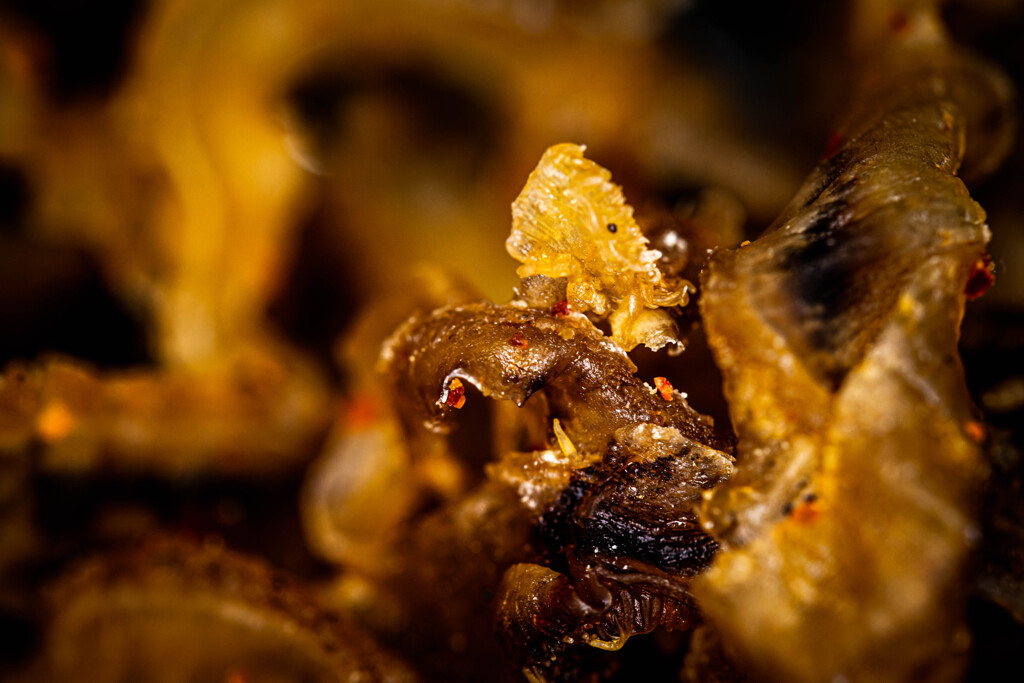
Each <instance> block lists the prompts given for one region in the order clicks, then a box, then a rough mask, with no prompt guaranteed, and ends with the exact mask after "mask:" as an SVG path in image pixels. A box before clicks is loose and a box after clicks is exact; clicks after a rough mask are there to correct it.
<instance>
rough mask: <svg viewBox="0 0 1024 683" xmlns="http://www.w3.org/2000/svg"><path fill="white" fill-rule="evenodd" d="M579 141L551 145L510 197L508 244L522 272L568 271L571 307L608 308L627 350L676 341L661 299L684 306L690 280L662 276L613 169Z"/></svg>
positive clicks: (604, 312) (556, 274) (602, 311)
mask: <svg viewBox="0 0 1024 683" xmlns="http://www.w3.org/2000/svg"><path fill="white" fill-rule="evenodd" d="M583 151H584V148H583V147H580V146H578V145H571V144H562V145H556V146H554V147H551V148H550V149H548V150H547V151H546V152H545V153H544V156H543V157H542V158H541V160H540V163H539V164H538V165H537V168H536V169H535V170H534V171H533V173H531V174H530V177H529V179H528V180H527V181H526V187H524V188H523V191H522V192H521V193H520V195H519V197H517V198H516V200H515V201H514V202H513V203H512V234H511V235H510V236H509V238H508V240H507V241H506V246H507V248H508V252H509V253H510V254H511V255H512V256H513V257H514V258H515V259H517V260H518V261H521V262H522V263H523V265H522V266H520V267H519V269H518V271H517V273H518V274H519V277H521V278H525V277H529V276H531V275H546V276H548V277H552V278H565V279H566V282H567V301H568V303H569V305H570V306H571V307H572V308H573V309H574V310H579V311H581V312H587V311H590V312H593V313H594V314H595V315H597V316H600V317H604V316H608V320H609V323H610V324H611V327H612V339H613V340H614V341H615V343H616V344H618V345H619V346H621V347H622V348H623V349H625V350H626V351H630V350H632V349H633V348H634V347H635V346H637V345H638V344H644V345H645V346H647V347H649V348H651V349H654V350H658V349H660V348H661V347H663V346H664V345H665V344H668V343H676V344H678V343H679V338H678V334H679V330H678V329H677V327H676V324H675V322H674V321H673V320H672V318H671V316H670V315H669V314H668V313H667V312H666V311H663V310H659V309H660V308H662V307H671V306H685V305H686V304H687V302H688V301H689V294H690V291H691V290H692V289H693V285H691V284H690V283H689V282H687V281H685V280H682V279H679V278H677V277H666V276H665V275H664V274H663V273H662V272H661V270H660V269H659V267H658V259H660V258H661V256H662V255H661V253H660V252H658V251H657V250H654V249H648V248H647V246H648V240H647V238H646V237H644V235H643V233H642V232H641V231H640V226H639V225H637V222H636V220H635V219H634V218H633V207H631V206H630V205H629V204H627V203H626V200H625V198H624V197H623V195H622V190H621V189H620V188H619V187H618V186H616V185H613V184H612V183H611V173H609V172H608V171H607V170H605V169H604V168H601V167H600V166H598V165H597V164H595V163H594V162H593V161H590V160H589V159H586V158H585V157H584V156H583Z"/></svg>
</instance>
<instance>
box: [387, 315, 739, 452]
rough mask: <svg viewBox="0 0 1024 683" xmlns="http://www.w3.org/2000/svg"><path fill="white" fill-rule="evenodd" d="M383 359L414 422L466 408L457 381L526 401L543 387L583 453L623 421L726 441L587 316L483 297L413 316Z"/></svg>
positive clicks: (435, 420) (437, 421)
mask: <svg viewBox="0 0 1024 683" xmlns="http://www.w3.org/2000/svg"><path fill="white" fill-rule="evenodd" d="M383 359H384V361H385V364H386V365H387V368H388V372H389V374H390V376H391V379H392V382H393V383H394V386H393V391H394V395H395V397H396V401H397V402H398V403H399V407H400V412H401V414H402V416H403V418H404V419H406V421H407V426H408V427H410V428H414V427H415V426H416V425H418V424H424V423H425V424H426V425H428V426H429V427H431V428H433V429H435V430H443V420H444V418H445V417H447V416H449V415H451V414H452V413H453V412H455V411H456V410H457V407H456V406H455V405H453V404H454V403H455V402H454V401H449V392H450V391H451V389H452V383H453V380H456V379H458V380H459V381H460V382H468V383H470V384H472V385H474V386H476V387H477V388H478V389H479V390H480V391H481V392H483V393H484V395H489V396H493V397H494V398H500V399H507V400H511V401H514V402H515V403H516V404H519V405H521V404H522V403H523V402H524V401H526V399H527V398H529V397H530V395H531V394H533V393H534V392H536V391H538V390H540V389H543V390H544V391H545V393H546V395H547V398H548V402H549V405H550V409H551V416H552V417H553V418H557V419H558V420H559V421H560V422H561V425H562V427H563V428H564V430H565V433H566V434H567V435H568V436H569V438H570V439H571V440H572V442H573V443H574V444H575V446H576V448H578V449H579V450H580V451H581V452H587V453H602V452H604V450H605V449H606V448H607V446H608V444H609V443H610V442H611V439H612V435H613V434H614V433H615V431H616V430H617V429H620V428H622V427H626V426H630V425H634V424H640V423H650V424H654V425H659V426H670V427H675V428H676V429H678V430H679V431H680V432H681V433H682V434H683V435H684V436H686V437H688V438H691V439H694V440H695V441H699V442H701V443H707V444H711V445H713V446H716V447H723V446H724V443H723V441H722V439H720V438H718V437H716V436H715V434H714V432H713V429H712V427H713V425H712V424H711V422H710V420H709V418H707V417H704V416H702V415H701V414H700V413H698V412H697V411H695V410H693V409H692V408H691V407H690V406H689V405H688V404H687V403H686V401H685V400H684V399H683V397H682V396H681V395H679V394H678V393H677V394H675V395H674V396H672V400H669V401H666V400H664V399H663V398H662V397H661V396H660V395H659V394H658V393H657V392H656V391H655V390H654V389H653V388H652V387H650V386H648V385H647V384H646V383H644V382H643V381H642V380H640V379H638V378H636V377H635V375H634V374H633V373H634V372H635V371H636V367H635V366H634V365H633V363H632V361H630V360H629V358H628V357H627V356H626V355H625V353H623V352H622V350H621V349H620V348H619V347H618V346H617V345H615V344H614V343H613V342H611V341H610V340H609V339H608V338H607V337H605V336H604V335H602V334H601V332H600V330H598V329H597V328H596V327H594V326H593V324H591V323H590V321H589V320H587V319H586V318H585V317H584V316H582V315H580V314H574V313H571V312H569V313H565V314H562V313H561V312H559V311H557V310H556V312H554V313H552V312H549V311H546V310H540V309H536V308H529V307H527V306H525V305H515V304H510V305H505V306H499V305H495V304H476V305H471V306H456V307H452V308H444V309H440V310H438V311H436V312H435V313H433V314H432V315H430V316H429V317H426V318H414V319H412V320H410V321H409V322H408V323H406V324H405V325H404V326H402V327H401V328H400V329H399V330H398V331H397V332H396V333H395V335H394V336H393V337H392V338H391V340H390V341H389V342H388V344H387V346H386V347H385V350H384V355H383Z"/></svg>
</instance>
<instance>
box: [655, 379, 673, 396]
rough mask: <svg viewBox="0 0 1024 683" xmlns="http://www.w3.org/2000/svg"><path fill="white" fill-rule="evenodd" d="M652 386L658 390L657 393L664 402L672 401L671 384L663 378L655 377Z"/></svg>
mask: <svg viewBox="0 0 1024 683" xmlns="http://www.w3.org/2000/svg"><path fill="white" fill-rule="evenodd" d="M654 386H655V387H656V388H657V389H658V393H659V394H661V397H662V398H663V399H665V400H666V401H671V400H672V382H669V381H668V380H667V379H665V378H664V377H655V378H654Z"/></svg>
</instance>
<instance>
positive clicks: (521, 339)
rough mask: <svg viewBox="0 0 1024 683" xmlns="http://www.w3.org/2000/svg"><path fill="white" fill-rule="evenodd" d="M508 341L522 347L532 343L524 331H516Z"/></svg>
mask: <svg viewBox="0 0 1024 683" xmlns="http://www.w3.org/2000/svg"><path fill="white" fill-rule="evenodd" d="M508 343H509V344H511V345H512V346H515V347H516V348H520V349H525V348H526V347H527V346H529V345H530V342H528V341H527V340H526V335H525V334H523V333H522V332H516V333H515V334H513V335H512V338H511V339H509V340H508Z"/></svg>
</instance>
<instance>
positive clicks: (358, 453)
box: [300, 267, 477, 574]
mask: <svg viewBox="0 0 1024 683" xmlns="http://www.w3.org/2000/svg"><path fill="white" fill-rule="evenodd" d="M475 298H477V295H476V292H475V291H474V290H473V289H472V288H470V287H469V285H467V284H466V283H465V282H464V281H462V280H461V279H460V278H457V277H455V276H453V275H451V274H449V273H446V272H444V271H441V270H439V269H436V268H429V267H420V268H417V269H415V272H413V273H412V274H411V275H410V276H407V277H404V278H396V279H395V282H394V285H393V287H392V288H391V289H390V290H389V291H387V292H382V293H380V294H378V296H377V297H375V298H374V299H371V300H370V301H369V302H368V303H367V304H366V307H365V310H364V311H363V313H362V314H361V315H359V316H358V317H357V318H356V320H355V322H354V323H353V324H352V325H351V326H350V330H349V332H348V333H347V334H346V335H345V336H344V337H343V338H342V340H341V341H340V342H339V344H338V345H337V347H338V348H337V356H338V363H339V366H340V367H341V368H342V371H343V372H344V373H345V375H346V379H347V386H348V396H347V398H346V399H345V400H344V405H343V408H342V410H341V411H339V414H338V417H337V418H336V419H335V421H334V424H333V426H332V428H331V432H330V434H329V435H328V438H327V442H326V445H325V446H324V448H323V451H322V453H321V455H320V457H319V458H318V459H317V461H316V462H314V463H313V464H312V466H311V467H310V470H309V472H308V474H307V476H306V483H305V485H304V488H303V492H302V496H301V500H300V504H301V507H302V518H303V524H304V527H305V531H306V539H307V542H308V543H309V544H310V545H311V546H312V548H313V549H314V551H315V552H316V553H317V554H319V555H320V556H322V557H324V558H326V559H328V560H330V561H332V562H335V563H337V564H339V565H342V566H345V567H347V568H349V569H353V568H355V569H358V570H360V571H362V572H365V573H369V574H373V573H375V572H376V571H377V570H378V569H379V567H380V566H383V565H385V564H386V561H385V560H384V557H385V555H387V554H388V553H389V552H390V551H389V548H390V547H391V546H392V545H393V544H394V543H395V541H396V537H395V534H396V533H398V532H399V529H400V525H401V523H403V522H405V521H407V517H408V515H409V514H411V512H412V511H413V510H415V508H416V506H417V505H418V503H419V502H420V498H421V497H422V494H423V491H424V489H426V490H428V491H429V490H442V491H448V492H452V491H453V490H457V491H458V492H459V493H463V492H464V479H463V477H462V476H461V474H459V465H458V464H456V463H451V462H447V461H444V462H438V461H437V460H436V459H435V460H429V459H428V461H427V462H424V459H423V458H422V457H420V458H418V459H417V460H416V461H415V462H414V460H413V458H412V456H411V454H410V451H409V447H408V444H407V443H406V441H405V438H404V434H403V433H402V431H401V427H400V423H399V421H398V419H397V418H396V416H395V415H394V410H393V405H394V404H395V402H396V400H395V397H394V395H393V392H394V391H396V389H395V388H394V387H392V386H391V385H390V384H389V383H388V382H386V381H384V380H383V379H382V377H381V376H380V373H379V371H378V363H377V361H378V357H379V355H380V348H381V345H382V344H383V343H384V340H385V339H387V337H388V336H389V335H390V334H391V333H392V332H393V331H394V329H395V327H396V326H398V325H399V324H400V323H402V322H403V321H404V320H405V319H406V318H408V317H409V316H410V315H425V314H427V313H429V312H430V311H431V310H433V309H434V308H436V307H438V306H445V305H454V304H457V303H462V302H468V301H470V300H473V299H475ZM420 455H421V456H422V454H420ZM453 478H454V479H455V480H457V481H456V482H453Z"/></svg>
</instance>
